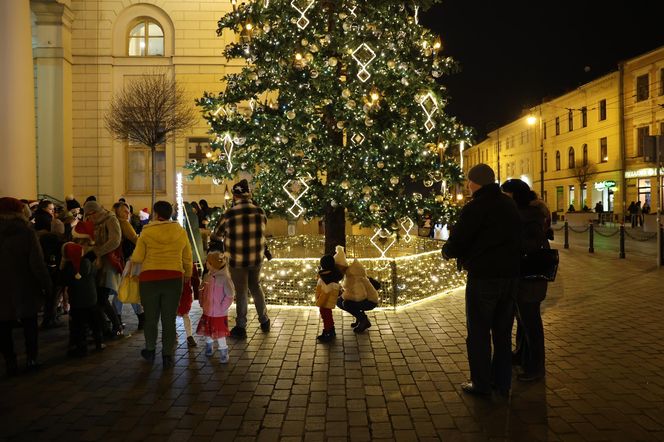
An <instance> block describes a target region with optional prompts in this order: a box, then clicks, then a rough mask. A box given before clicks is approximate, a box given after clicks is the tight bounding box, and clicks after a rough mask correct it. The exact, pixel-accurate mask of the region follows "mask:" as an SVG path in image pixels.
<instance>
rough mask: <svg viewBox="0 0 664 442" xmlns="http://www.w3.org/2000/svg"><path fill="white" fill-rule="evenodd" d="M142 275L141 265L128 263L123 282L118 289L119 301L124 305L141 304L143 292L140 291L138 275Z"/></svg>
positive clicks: (123, 274) (121, 281)
mask: <svg viewBox="0 0 664 442" xmlns="http://www.w3.org/2000/svg"><path fill="white" fill-rule="evenodd" d="M140 273H141V265H140V264H135V263H132V262H131V261H127V264H126V265H125V268H124V271H123V272H122V280H120V286H119V287H118V299H119V300H120V302H122V303H123V304H140V303H141V292H140V289H139V281H138V275H139V274H140Z"/></svg>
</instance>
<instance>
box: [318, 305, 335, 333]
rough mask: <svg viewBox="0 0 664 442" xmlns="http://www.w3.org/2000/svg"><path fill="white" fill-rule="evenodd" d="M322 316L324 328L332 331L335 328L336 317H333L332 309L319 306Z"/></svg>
mask: <svg viewBox="0 0 664 442" xmlns="http://www.w3.org/2000/svg"><path fill="white" fill-rule="evenodd" d="M319 310H320V317H321V318H323V330H325V331H330V330H332V329H333V328H334V318H333V317H332V309H331V308H325V307H319Z"/></svg>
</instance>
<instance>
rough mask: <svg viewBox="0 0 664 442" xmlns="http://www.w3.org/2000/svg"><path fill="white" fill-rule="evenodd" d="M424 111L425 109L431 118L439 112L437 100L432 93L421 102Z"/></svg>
mask: <svg viewBox="0 0 664 442" xmlns="http://www.w3.org/2000/svg"><path fill="white" fill-rule="evenodd" d="M421 105H422V109H424V112H426V114H427V115H428V116H431V115H433V114H435V113H436V111H437V110H438V103H436V99H435V98H433V95H431V92H429V93H428V94H427V95H426V96H425V97H424V98H423V99H422V101H421Z"/></svg>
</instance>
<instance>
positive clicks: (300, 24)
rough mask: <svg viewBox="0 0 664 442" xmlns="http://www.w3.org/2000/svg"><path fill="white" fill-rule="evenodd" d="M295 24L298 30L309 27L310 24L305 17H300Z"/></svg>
mask: <svg viewBox="0 0 664 442" xmlns="http://www.w3.org/2000/svg"><path fill="white" fill-rule="evenodd" d="M296 23H297V26H298V28H300V29H304V28H306V27H307V26H309V23H311V22H310V21H309V19H308V18H307V17H305V16H304V15H303V16H302V17H300V19H299V20H298V21H297V22H296Z"/></svg>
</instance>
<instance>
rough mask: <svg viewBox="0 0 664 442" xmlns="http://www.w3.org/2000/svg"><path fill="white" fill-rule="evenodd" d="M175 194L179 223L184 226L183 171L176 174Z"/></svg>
mask: <svg viewBox="0 0 664 442" xmlns="http://www.w3.org/2000/svg"><path fill="white" fill-rule="evenodd" d="M175 195H176V201H177V204H178V224H180V225H181V226H182V227H184V200H183V199H182V172H178V173H177V174H176V175H175Z"/></svg>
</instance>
